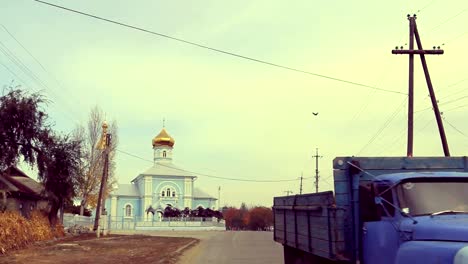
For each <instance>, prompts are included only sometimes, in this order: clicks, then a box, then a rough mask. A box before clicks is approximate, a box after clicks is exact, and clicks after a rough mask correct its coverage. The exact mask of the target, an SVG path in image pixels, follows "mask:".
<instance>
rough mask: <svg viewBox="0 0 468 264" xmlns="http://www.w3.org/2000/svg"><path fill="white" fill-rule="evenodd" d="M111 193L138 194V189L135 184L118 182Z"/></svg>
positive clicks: (121, 194)
mask: <svg viewBox="0 0 468 264" xmlns="http://www.w3.org/2000/svg"><path fill="white" fill-rule="evenodd" d="M112 194H113V195H119V196H140V191H139V190H138V187H137V186H136V185H135V184H119V187H118V188H117V189H116V190H114V191H113V192H112Z"/></svg>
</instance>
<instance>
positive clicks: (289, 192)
mask: <svg viewBox="0 0 468 264" xmlns="http://www.w3.org/2000/svg"><path fill="white" fill-rule="evenodd" d="M284 192H285V193H286V196H289V195H290V194H292V193H293V191H284Z"/></svg>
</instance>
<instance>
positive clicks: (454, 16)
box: [429, 8, 468, 32]
mask: <svg viewBox="0 0 468 264" xmlns="http://www.w3.org/2000/svg"><path fill="white" fill-rule="evenodd" d="M466 10H468V8H465V9H463V10H462V11H460V12H458V13H456V14H455V15H453V16H451V17H449V18H447V19H446V20H444V21H443V22H441V23H440V24H438V25H437V26H435V27H433V28H431V30H429V32H432V31H434V30H435V29H437V28H439V27H440V26H442V25H444V24H446V23H448V22H450V21H451V20H453V19H455V18H456V17H458V16H459V15H461V14H463V13H465V12H466Z"/></svg>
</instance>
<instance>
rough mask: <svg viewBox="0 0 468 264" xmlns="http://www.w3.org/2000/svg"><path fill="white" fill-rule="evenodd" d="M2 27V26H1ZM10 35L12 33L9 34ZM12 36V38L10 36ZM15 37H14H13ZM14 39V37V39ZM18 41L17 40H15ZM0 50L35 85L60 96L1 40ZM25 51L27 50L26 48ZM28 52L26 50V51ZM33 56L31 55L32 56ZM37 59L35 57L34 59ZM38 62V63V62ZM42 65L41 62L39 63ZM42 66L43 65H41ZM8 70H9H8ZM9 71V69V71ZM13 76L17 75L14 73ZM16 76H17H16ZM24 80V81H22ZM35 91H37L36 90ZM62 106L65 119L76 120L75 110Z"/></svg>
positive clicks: (55, 95)
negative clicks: (64, 109)
mask: <svg viewBox="0 0 468 264" xmlns="http://www.w3.org/2000/svg"><path fill="white" fill-rule="evenodd" d="M2 26H3V25H2ZM3 27H4V26H3ZM4 29H5V30H6V31H7V29H6V28H5V27H4ZM8 33H9V34H11V33H10V32H8ZM11 36H12V35H11ZM12 38H14V37H13V36H12ZM14 39H15V38H14ZM15 40H16V39H15ZM16 41H17V42H18V40H16ZM18 44H20V45H21V43H19V42H18ZM21 46H22V47H23V49H25V50H26V48H25V47H24V46H23V45H21ZM0 51H1V52H2V53H3V54H4V55H5V56H6V58H7V59H9V60H10V61H11V62H12V63H13V64H15V65H16V66H17V67H18V68H19V69H20V70H21V71H22V72H23V73H24V74H25V75H26V76H27V77H29V78H30V79H31V80H32V82H34V83H35V84H36V86H37V87H42V88H43V90H45V91H49V92H50V93H51V94H52V96H54V97H55V98H56V99H57V100H58V99H60V97H59V96H58V94H57V93H55V92H54V91H53V90H52V89H51V88H50V87H49V86H47V85H46V84H45V83H44V82H43V81H42V80H41V79H40V78H39V77H38V75H36V74H35V73H34V72H33V71H32V70H31V69H30V68H29V67H28V66H27V65H26V64H25V63H23V62H22V61H21V59H20V58H19V57H18V56H16V55H15V53H14V52H13V51H12V50H10V49H9V48H8V47H7V46H6V44H4V43H3V42H2V41H0ZM26 51H27V50H26ZM27 52H28V51H27ZM28 54H29V55H30V56H32V54H30V53H29V52H28ZM32 57H33V56H32ZM36 60H37V59H36ZM39 64H40V63H39ZM41 65H42V64H41ZM42 67H43V66H42ZM9 71H10V70H9ZM10 72H11V71H10ZM15 76H17V75H16V74H15ZM17 77H18V76H17ZM18 78H19V77H18ZM23 82H24V81H23ZM29 87H30V88H31V89H33V88H32V85H29ZM36 92H37V91H36ZM64 106H65V107H66V108H67V112H64V113H66V114H67V117H66V118H67V119H70V118H71V120H76V119H75V118H73V116H76V114H75V112H74V111H73V110H71V108H69V105H67V104H64Z"/></svg>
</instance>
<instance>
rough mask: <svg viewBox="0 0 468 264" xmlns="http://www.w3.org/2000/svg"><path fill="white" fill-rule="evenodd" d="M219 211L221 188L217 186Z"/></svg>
mask: <svg viewBox="0 0 468 264" xmlns="http://www.w3.org/2000/svg"><path fill="white" fill-rule="evenodd" d="M219 210H221V186H218V211H219Z"/></svg>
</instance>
